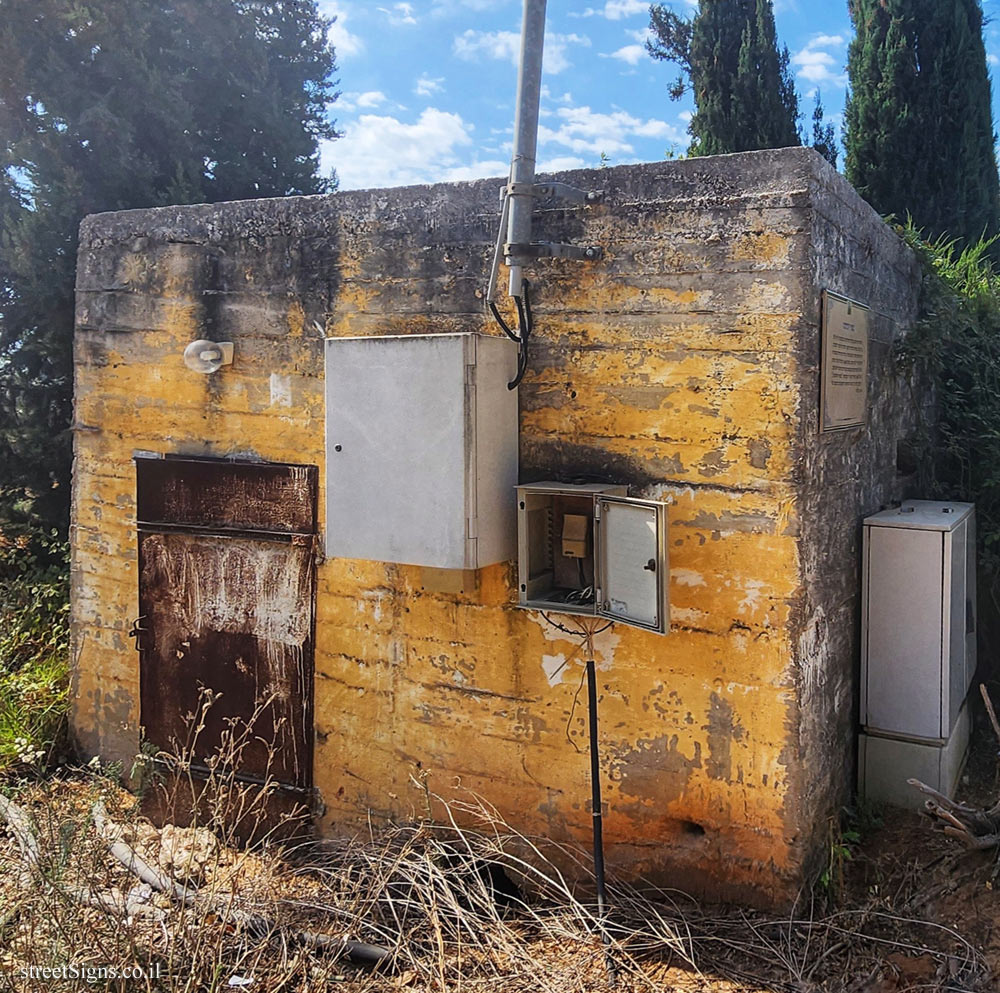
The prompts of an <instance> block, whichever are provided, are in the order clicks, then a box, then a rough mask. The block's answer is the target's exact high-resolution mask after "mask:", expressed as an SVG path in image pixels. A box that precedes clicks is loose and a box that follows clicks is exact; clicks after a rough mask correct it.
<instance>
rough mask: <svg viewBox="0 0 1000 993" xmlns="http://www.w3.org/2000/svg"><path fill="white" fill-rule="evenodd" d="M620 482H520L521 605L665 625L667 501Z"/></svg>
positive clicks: (640, 624)
mask: <svg viewBox="0 0 1000 993" xmlns="http://www.w3.org/2000/svg"><path fill="white" fill-rule="evenodd" d="M627 492H628V489H627V488H626V487H625V486H616V485H611V484H603V483H588V484H583V485H573V484H569V483H532V484H530V485H526V486H519V487H518V488H517V507H518V511H517V525H518V528H517V530H518V587H519V603H520V606H522V607H526V608H528V609H532V610H551V611H555V612H558V613H564V614H587V615H591V616H600V617H607V618H609V619H611V620H615V621H620V622H622V623H624V624H632V625H634V626H636V627H642V628H647V629H649V630H651V631H659V632H660V633H661V634H663V633H665V632H666V631H667V628H668V626H669V623H670V611H669V603H668V585H667V580H668V569H667V507H666V504H663V503H658V502H655V501H652V500H638V499H635V498H632V497H628V496H626V494H627Z"/></svg>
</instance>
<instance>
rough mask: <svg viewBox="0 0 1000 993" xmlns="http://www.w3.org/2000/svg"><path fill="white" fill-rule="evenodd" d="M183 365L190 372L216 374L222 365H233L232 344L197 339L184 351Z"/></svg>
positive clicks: (229, 342)
mask: <svg viewBox="0 0 1000 993" xmlns="http://www.w3.org/2000/svg"><path fill="white" fill-rule="evenodd" d="M184 364H185V365H186V366H187V367H188V368H189V369H190V370H191V371H192V372H200V373H204V374H205V375H208V374H209V373H212V372H218V371H219V370H220V369H221V368H222V367H223V366H224V365H232V364H233V343H232V342H231V341H209V340H208V339H207V338H199V339H198V340H197V341H192V342H191V344H190V345H188V347H187V348H185V349H184Z"/></svg>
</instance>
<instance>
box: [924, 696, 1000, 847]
mask: <svg viewBox="0 0 1000 993" xmlns="http://www.w3.org/2000/svg"><path fill="white" fill-rule="evenodd" d="M979 692H980V693H981V694H982V697H983V703H985V704H986V713H987V714H988V715H989V718H990V723H991V724H992V725H993V731H994V733H995V734H996V736H997V741H998V742H1000V722H998V721H997V715H996V710H995V709H994V707H993V701H992V700H991V699H990V695H989V692H988V691H987V689H986V686H985V684H983V683H980V684H979ZM907 782H908V783H909V784H910V785H911V786H913V787H915V788H916V789H918V790H920V792H921V793H923V794H924V795H925V796H927V797H928V799H927V800H925V801H924V808H923V810H922V811H921V813H922V814H923V815H924V816H925V817H928V818H929V819H930V820H931V823H932V825H933V827H934V829H935V830H938V831H941V832H942V833H943V834H945V835H947V836H948V837H949V838H955V839H956V840H958V841H961V842H962V844H963V845H965V847H966V848H969V849H971V850H973V851H985V850H986V849H989V848H996V847H997V846H998V845H1000V800H998V801H997V802H996V803H994V804H993V806H992V807H987V808H983V809H979V808H976V807H972V806H970V805H969V804H966V803H956V802H955V801H954V800H951V799H949V798H948V797H946V796H945V795H944V794H943V793H939V792H938V791H937V790H935V789H934V788H933V787H930V786H928V785H927V784H926V783H922V782H920V780H919V779H908V780H907Z"/></svg>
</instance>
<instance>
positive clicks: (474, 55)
mask: <svg viewBox="0 0 1000 993" xmlns="http://www.w3.org/2000/svg"><path fill="white" fill-rule="evenodd" d="M520 45H521V39H520V36H519V35H516V34H515V33H514V32H513V31H476V30H475V29H473V28H469V29H468V30H467V31H465V33H464V34H460V35H459V36H458V37H457V38H456V39H455V44H454V51H455V54H456V55H457V56H458V57H459V58H460V59H465V61H466V62H476V61H478V60H479V59H480V58H482V57H484V56H485V57H486V58H490V59H509V60H510V61H511V62H513V63H514V64H515V65H517V60H518V55H519V53H520Z"/></svg>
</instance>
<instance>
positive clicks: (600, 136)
mask: <svg viewBox="0 0 1000 993" xmlns="http://www.w3.org/2000/svg"><path fill="white" fill-rule="evenodd" d="M556 117H557V118H558V120H559V126H558V127H557V128H550V127H548V126H546V125H544V124H543V125H541V126H540V127H539V129H538V140H539V142H540V143H541V144H542V145H543V146H545V145H562V146H563V147H565V148H568V149H569V150H570V151H571V152H575V153H576V154H577V155H580V154H584V153H589V154H590V155H591V156H597V155H600V153H601V152H606V153H607V154H608V155H616V156H619V157H620V156H622V155H633V154H634V153H635V145H634V144H633V143H632V141H631V139H633V138H665V139H667V140H668V141H671V142H682V141H684V135H683V133H682V132H681V131H680V129H679V128H677V127H675V126H674V125H672V124H668V123H667V122H666V121H660V120H656V119H655V118H649V119H646V120H644V119H642V118H640V117H634V116H633V115H632V114H629V113H627V112H626V111H624V110H615V111H612V112H610V113H607V114H601V113H595V112H594V111H592V110H591V109H590V108H589V107H560V108H559V109H558V111H556Z"/></svg>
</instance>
